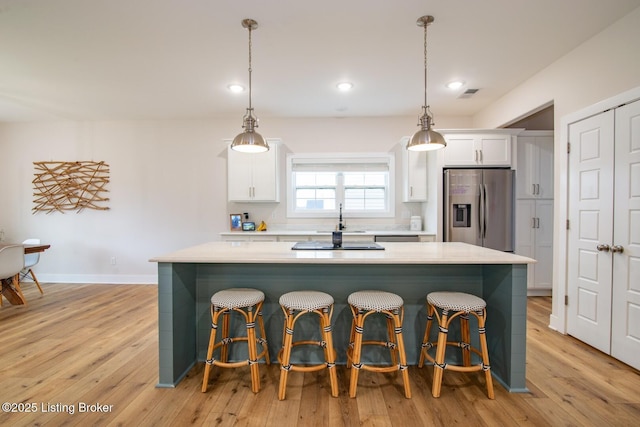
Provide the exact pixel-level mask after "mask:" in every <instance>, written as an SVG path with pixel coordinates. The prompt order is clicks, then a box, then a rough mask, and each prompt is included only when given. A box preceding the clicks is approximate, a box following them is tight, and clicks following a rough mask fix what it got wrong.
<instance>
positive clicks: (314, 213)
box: [287, 153, 394, 218]
mask: <svg viewBox="0 0 640 427" xmlns="http://www.w3.org/2000/svg"><path fill="white" fill-rule="evenodd" d="M393 160H394V157H393V155H392V154H386V153H385V154H372V155H362V154H357V155H356V154H340V155H339V156H338V155H328V154H304V155H301V154H300V155H297V154H290V155H289V156H288V157H287V189H288V196H289V197H287V201H288V205H287V214H288V216H289V217H298V218H323V217H334V216H337V215H338V211H339V208H340V205H342V212H343V214H347V215H349V216H351V217H352V218H356V217H363V218H364V217H392V216H393V215H394V204H393V200H394V197H393V190H392V189H393V188H394V186H393V182H392V181H393V176H394V173H393V163H394V162H393Z"/></svg>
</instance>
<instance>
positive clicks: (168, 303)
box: [157, 260, 527, 392]
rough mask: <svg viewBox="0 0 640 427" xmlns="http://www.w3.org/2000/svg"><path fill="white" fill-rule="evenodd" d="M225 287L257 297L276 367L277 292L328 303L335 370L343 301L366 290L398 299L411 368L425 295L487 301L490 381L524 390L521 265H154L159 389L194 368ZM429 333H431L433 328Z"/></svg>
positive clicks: (374, 328) (342, 346)
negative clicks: (321, 296)
mask: <svg viewBox="0 0 640 427" xmlns="http://www.w3.org/2000/svg"><path fill="white" fill-rule="evenodd" d="M231 287H251V288H256V289H260V290H262V291H263V292H264V294H265V303H264V306H263V310H262V311H263V317H264V321H265V326H266V329H267V339H268V341H269V352H270V355H271V360H272V361H276V363H277V359H276V358H275V356H276V354H277V351H278V350H279V349H280V347H281V345H282V328H283V319H284V317H283V314H282V311H281V309H280V306H279V305H278V299H279V297H280V295H282V294H283V293H286V292H290V291H295V290H303V289H314V290H321V291H324V292H327V293H329V294H331V295H332V296H333V298H334V300H335V309H334V313H333V334H334V346H335V348H336V350H337V352H338V363H343V364H344V363H346V357H345V352H346V347H347V344H348V342H347V341H348V338H349V328H350V322H351V312H350V310H349V307H348V305H347V297H348V295H349V294H350V293H351V292H354V291H356V290H365V289H379V290H386V291H389V292H394V293H396V294H398V295H400V296H401V297H402V298H403V299H404V303H405V317H404V323H403V335H404V339H405V346H406V350H407V359H408V362H409V364H412V365H417V362H418V358H419V352H420V344H421V342H422V337H423V334H424V330H425V326H426V307H425V301H426V295H427V294H428V293H429V292H432V291H442V290H449V291H461V292H468V293H471V294H474V295H478V296H480V297H482V298H483V299H484V300H485V301H486V302H487V313H488V314H487V325H486V330H487V339H488V342H489V356H490V363H491V371H492V373H493V376H494V378H495V379H496V380H497V381H498V382H499V383H500V384H502V385H503V386H504V387H505V388H506V389H507V390H509V391H511V392H525V391H527V388H526V382H525V356H526V318H527V312H526V310H527V264H526V263H523V262H521V263H514V264H504V263H503V264H477V263H470V264H460V263H457V264H436V263H430V264H415V263H412V264H401V263H396V264H375V263H367V264H362V263H354V264H349V263H338V264H326V263H325V264H318V263H293V264H290V263H251V262H241V263H238V262H234V263H220V262H215V263H206V262H202V261H200V260H199V261H198V262H162V261H159V262H158V305H159V319H158V320H159V382H158V385H157V386H158V387H174V386H175V385H176V384H178V383H179V382H180V380H181V379H182V378H183V377H184V376H185V375H186V374H187V372H188V371H189V370H190V369H191V368H192V367H193V366H194V365H195V364H196V363H202V362H203V361H204V359H205V355H206V349H207V344H208V340H209V333H210V328H211V317H210V311H209V301H210V298H211V295H213V293H215V292H216V291H218V290H221V289H226V288H231ZM305 317H315V316H305ZM310 321H315V319H310ZM367 322H369V320H368V321H367ZM376 322H378V319H375V320H373V321H372V323H371V324H369V323H367V324H365V334H366V333H372V334H376V333H381V332H382V331H385V329H384V326H383V325H384V323H383V320H382V319H380V320H379V323H378V324H376ZM239 323H241V322H236V323H235V324H236V326H238V327H242V326H243V325H241V324H239ZM308 326H309V327H307V326H306V325H303V326H302V327H301V328H299V329H302V330H305V331H307V332H305V333H313V332H312V331H315V329H317V327H315V326H311V324H309V325H308ZM473 327H474V325H473V324H472V328H473ZM314 328H315V329H314ZM297 329H298V327H297ZM239 330H241V329H239ZM432 331H433V333H434V334H435V333H436V331H437V328H433V329H432ZM434 336H435V335H434ZM307 356H309V357H313V356H312V355H305V357H307ZM372 357H374V358H376V357H379V358H380V360H383V359H384V358H385V357H386V355H385V354H383V352H382V353H380V354H379V355H376V354H374V355H372ZM448 357H449V356H448ZM240 358H242V356H240ZM424 369H431V367H425V368H424Z"/></svg>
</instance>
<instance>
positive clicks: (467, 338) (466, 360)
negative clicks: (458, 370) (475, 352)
mask: <svg viewBox="0 0 640 427" xmlns="http://www.w3.org/2000/svg"><path fill="white" fill-rule="evenodd" d="M460 338H461V340H462V343H461V344H460V348H461V349H462V364H463V365H464V366H471V350H470V348H471V333H469V314H468V313H463V314H461V315H460Z"/></svg>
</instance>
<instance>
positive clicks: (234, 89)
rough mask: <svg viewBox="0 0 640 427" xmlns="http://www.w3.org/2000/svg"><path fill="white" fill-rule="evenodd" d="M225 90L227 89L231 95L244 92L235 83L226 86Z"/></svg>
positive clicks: (242, 88)
mask: <svg viewBox="0 0 640 427" xmlns="http://www.w3.org/2000/svg"><path fill="white" fill-rule="evenodd" d="M227 89H229V90H230V91H231V92H233V93H240V92H244V86H242V85H240V84H237V83H232V84H230V85H227Z"/></svg>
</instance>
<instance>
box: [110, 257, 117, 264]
mask: <svg viewBox="0 0 640 427" xmlns="http://www.w3.org/2000/svg"><path fill="white" fill-rule="evenodd" d="M111 265H116V257H114V256H112V257H111Z"/></svg>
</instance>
